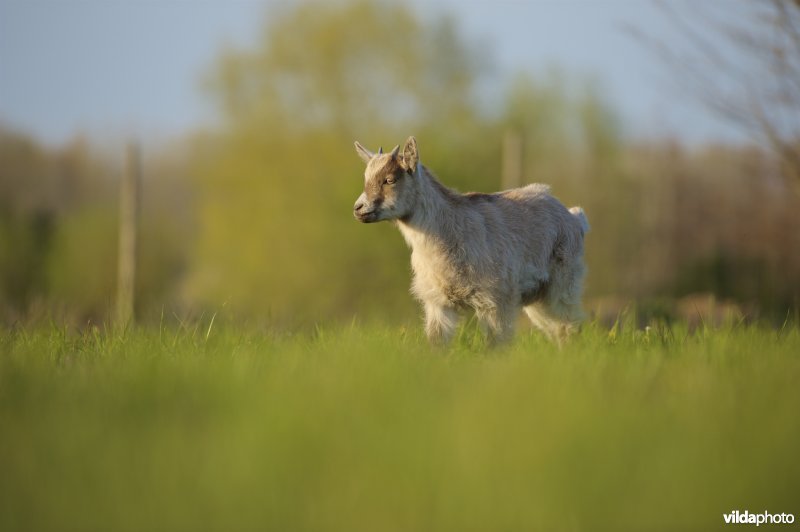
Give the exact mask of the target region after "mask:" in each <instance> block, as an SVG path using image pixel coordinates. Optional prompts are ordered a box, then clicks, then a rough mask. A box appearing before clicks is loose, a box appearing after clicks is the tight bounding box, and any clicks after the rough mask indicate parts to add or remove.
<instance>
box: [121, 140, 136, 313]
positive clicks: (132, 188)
mask: <svg viewBox="0 0 800 532" xmlns="http://www.w3.org/2000/svg"><path fill="white" fill-rule="evenodd" d="M140 192H141V154H140V150H139V146H138V144H137V143H136V142H130V143H129V144H128V146H127V149H126V152H125V170H124V172H123V175H122V181H121V183H120V203H119V215H120V216H119V263H118V270H117V305H116V307H117V308H116V323H117V325H118V326H120V327H126V326H128V325H129V324H132V323H133V322H134V304H135V300H134V296H135V290H136V284H135V283H136V255H137V229H138V222H139V200H140Z"/></svg>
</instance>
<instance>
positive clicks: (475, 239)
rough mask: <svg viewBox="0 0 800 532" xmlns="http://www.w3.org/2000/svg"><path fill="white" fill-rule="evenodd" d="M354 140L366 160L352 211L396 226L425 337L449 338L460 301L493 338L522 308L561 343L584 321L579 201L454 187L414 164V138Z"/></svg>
mask: <svg viewBox="0 0 800 532" xmlns="http://www.w3.org/2000/svg"><path fill="white" fill-rule="evenodd" d="M355 147H356V152H357V153H358V155H359V156H360V157H361V159H363V160H364V162H365V163H366V165H367V168H366V171H365V172H364V192H363V193H362V194H361V196H359V198H358V200H357V201H356V203H355V206H354V208H353V214H354V215H355V217H356V218H357V219H358V220H359V221H360V222H363V223H372V222H379V221H382V220H392V221H394V222H395V224H396V225H397V227H398V228H399V229H400V232H401V233H402V234H403V237H404V238H405V240H406V242H407V243H408V245H409V247H410V248H411V266H412V269H413V271H414V280H413V283H412V288H411V291H412V293H413V294H414V295H415V296H416V298H417V299H418V300H419V301H420V302H421V303H422V306H423V307H424V310H425V331H426V333H427V335H428V338H429V339H430V340H431V341H433V342H446V341H448V340H449V339H450V338H451V337H452V334H453V332H454V331H455V329H456V327H457V326H458V320H459V315H458V311H459V310H462V309H471V310H473V311H474V312H475V314H476V315H477V317H478V320H479V323H480V324H481V328H482V329H483V330H484V331H485V332H486V333H488V335H489V337H490V339H491V340H492V341H504V340H507V339H509V338H510V337H511V336H512V334H513V329H514V322H515V321H516V316H517V313H518V311H519V308H520V307H522V308H523V309H524V311H525V313H526V314H527V315H528V317H529V318H530V320H531V321H532V322H533V324H534V326H536V327H537V328H539V329H540V330H542V331H543V332H544V333H545V334H546V335H547V336H548V337H549V338H551V339H552V340H554V341H556V342H558V343H561V341H562V340H563V339H564V338H565V337H567V336H568V335H569V334H570V333H571V332H572V331H573V330H574V329H575V328H576V327H577V326H578V325H579V324H580V322H581V320H582V319H583V312H582V310H581V293H582V291H583V278H584V271H585V267H584V262H583V240H584V235H585V233H586V232H587V231H588V230H589V224H588V222H587V219H586V216H585V214H584V213H583V210H582V209H581V208H580V207H572V208H571V209H569V210H567V208H566V207H564V205H562V204H561V203H560V202H559V201H558V200H557V199H555V198H554V197H553V196H551V195H550V193H549V187H547V186H546V185H540V184H534V185H528V186H525V187H521V188H515V189H511V190H506V191H503V192H497V193H494V194H480V193H474V192H473V193H468V194H459V193H457V192H455V191H453V190H451V189H449V188H447V187H445V186H444V185H442V184H441V183H440V182H439V181H438V180H437V179H436V178H435V177H434V176H433V175H432V174H431V173H430V172H429V171H428V169H427V168H426V167H425V166H423V165H422V164H421V163H420V162H419V150H418V148H417V141H416V139H415V138H414V137H409V138H408V140H407V141H406V142H405V144H404V145H403V147H402V149H400V147H399V146H396V147H395V148H394V149H393V150H392V151H391V152H390V153H383V150H379V151H378V153H377V154H376V153H372V152H370V151H369V150H367V149H366V148H365V147H364V146H362V145H361V144H360V143H359V142H356V143H355Z"/></svg>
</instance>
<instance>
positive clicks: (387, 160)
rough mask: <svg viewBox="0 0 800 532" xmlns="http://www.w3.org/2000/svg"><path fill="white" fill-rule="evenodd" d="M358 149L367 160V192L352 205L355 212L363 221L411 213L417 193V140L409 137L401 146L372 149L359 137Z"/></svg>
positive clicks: (373, 220)
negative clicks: (364, 144) (390, 148)
mask: <svg viewBox="0 0 800 532" xmlns="http://www.w3.org/2000/svg"><path fill="white" fill-rule="evenodd" d="M356 152H357V153H358V155H359V156H360V157H361V159H363V161H364V162H365V163H367V169H366V170H365V171H364V192H362V193H361V195H360V196H359V197H358V199H357V200H356V204H355V205H354V206H353V215H354V216H355V217H356V218H357V219H358V221H360V222H364V223H371V222H379V221H381V220H397V219H402V218H406V217H408V216H410V215H411V214H412V212H413V209H414V204H415V203H416V199H417V193H418V186H419V183H418V177H419V176H418V174H417V163H418V162H419V155H418V152H417V141H416V139H415V138H414V137H408V140H406V142H405V144H404V145H403V148H402V150H401V149H400V147H399V146H395V148H394V149H393V150H392V151H391V152H390V153H383V149H380V150H378V153H372V152H371V151H369V150H368V149H366V148H365V147H364V146H362V145H361V144H360V143H359V142H358V141H356Z"/></svg>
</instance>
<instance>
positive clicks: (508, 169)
mask: <svg viewBox="0 0 800 532" xmlns="http://www.w3.org/2000/svg"><path fill="white" fill-rule="evenodd" d="M501 185H502V189H503V190H508V189H510V188H516V187H519V186H521V185H522V136H521V135H520V134H519V133H517V132H516V131H513V130H511V129H509V130H508V131H506V134H505V135H503V169H502V181H501Z"/></svg>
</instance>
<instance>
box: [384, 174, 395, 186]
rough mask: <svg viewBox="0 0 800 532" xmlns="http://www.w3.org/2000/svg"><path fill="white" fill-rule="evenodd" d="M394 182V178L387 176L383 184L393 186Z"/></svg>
mask: <svg viewBox="0 0 800 532" xmlns="http://www.w3.org/2000/svg"><path fill="white" fill-rule="evenodd" d="M395 181H396V179H395V178H394V176H389V177H387V178H386V179H384V180H383V182H384V183H386V184H387V185H394V182H395Z"/></svg>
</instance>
